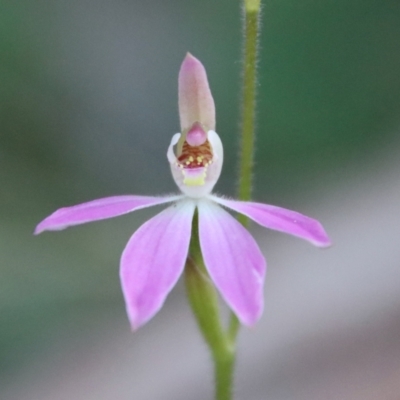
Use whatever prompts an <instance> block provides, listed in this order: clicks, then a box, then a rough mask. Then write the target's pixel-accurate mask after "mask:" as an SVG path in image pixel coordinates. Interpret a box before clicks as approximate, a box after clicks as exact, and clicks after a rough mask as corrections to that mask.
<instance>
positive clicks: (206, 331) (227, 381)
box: [185, 212, 235, 400]
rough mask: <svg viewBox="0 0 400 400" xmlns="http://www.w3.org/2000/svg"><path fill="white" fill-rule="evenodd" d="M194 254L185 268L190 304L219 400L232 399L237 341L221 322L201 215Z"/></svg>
mask: <svg viewBox="0 0 400 400" xmlns="http://www.w3.org/2000/svg"><path fill="white" fill-rule="evenodd" d="M189 252H190V255H189V257H188V259H187V262H186V268H185V285H186V291H187V294H188V298H189V304H190V306H191V308H192V311H193V313H194V315H195V318H196V321H197V324H198V326H199V328H200V331H201V333H202V334H203V337H204V339H205V341H206V343H207V344H208V346H209V348H210V350H211V354H212V357H213V361H214V368H215V388H216V393H215V398H216V400H231V398H232V387H233V371H234V364H235V341H233V340H231V336H230V334H229V331H228V332H225V329H224V327H223V325H222V323H221V317H220V311H219V304H218V294H217V292H216V290H215V287H214V285H213V283H212V282H211V280H210V278H209V276H208V274H207V271H206V269H205V266H204V262H203V258H202V255H201V249H200V242H199V235H198V215H197V212H196V214H195V216H194V218H193V227H192V239H191V242H190V250H189Z"/></svg>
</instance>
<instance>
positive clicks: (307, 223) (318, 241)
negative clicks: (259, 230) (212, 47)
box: [210, 196, 331, 247]
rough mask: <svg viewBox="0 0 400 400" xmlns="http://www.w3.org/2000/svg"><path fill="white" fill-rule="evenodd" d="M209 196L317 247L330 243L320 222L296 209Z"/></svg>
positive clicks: (260, 222)
mask: <svg viewBox="0 0 400 400" xmlns="http://www.w3.org/2000/svg"><path fill="white" fill-rule="evenodd" d="M210 198H211V199H212V200H214V201H216V202H217V203H219V204H222V205H223V206H225V207H228V208H231V209H232V210H234V211H237V212H238V213H240V214H243V215H246V216H247V217H249V218H251V219H252V220H253V221H255V222H257V223H258V224H260V225H262V226H264V227H265V228H270V229H274V230H276V231H280V232H284V233H289V234H290V235H293V236H297V237H299V238H301V239H305V240H308V241H309V242H311V243H312V244H314V245H315V246H318V247H328V246H330V245H331V241H330V239H329V237H328V235H327V233H326V232H325V230H324V228H323V227H322V225H321V224H320V222H318V221H317V220H316V219H313V218H310V217H307V216H305V215H303V214H300V213H298V212H296V211H292V210H287V209H286V208H282V207H277V206H271V205H269V204H262V203H253V202H250V201H237V200H227V199H224V198H221V197H217V196H210Z"/></svg>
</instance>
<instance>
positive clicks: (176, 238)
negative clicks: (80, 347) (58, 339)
mask: <svg viewBox="0 0 400 400" xmlns="http://www.w3.org/2000/svg"><path fill="white" fill-rule="evenodd" d="M179 113H180V122H181V133H177V134H175V135H173V137H172V140H171V144H170V146H169V148H168V152H167V157H168V161H169V163H170V167H171V171H172V176H173V178H174V180H175V182H176V184H177V185H178V187H179V189H180V190H181V192H182V193H181V194H180V195H173V196H163V197H150V196H135V195H125V196H115V197H107V198H103V199H99V200H94V201H90V202H87V203H83V204H79V205H76V206H72V207H66V208H61V209H59V210H57V211H56V212H54V213H53V214H52V215H50V216H49V217H47V218H46V219H45V220H43V221H42V222H41V223H40V224H39V225H38V226H37V228H36V230H35V233H36V234H39V233H41V232H43V231H45V230H61V229H64V228H67V227H69V226H73V225H79V224H83V223H86V222H91V221H97V220H102V219H106V218H112V217H116V216H119V215H122V214H127V213H129V212H132V211H135V210H139V209H142V208H145V207H150V206H155V205H159V204H163V203H170V206H169V207H168V208H166V209H165V210H164V211H162V212H161V213H159V214H158V215H156V216H155V217H153V218H151V219H150V220H149V221H147V222H146V223H144V224H143V225H142V226H141V227H140V228H139V229H138V230H137V231H136V232H135V233H134V234H133V236H132V237H131V238H130V240H129V241H128V244H127V245H126V247H125V249H124V251H123V253H122V256H121V263H120V277H121V284H122V291H123V294H124V298H125V303H126V309H127V313H128V317H129V320H130V323H131V326H132V329H137V328H139V327H140V326H141V325H143V324H145V323H146V322H147V321H148V320H149V319H150V318H152V317H153V316H154V314H156V313H157V311H158V310H159V309H160V308H161V307H162V305H163V303H164V301H165V299H166V297H167V295H168V293H169V292H170V291H171V290H172V288H173V287H174V285H175V283H176V282H177V280H178V279H179V277H180V275H181V274H182V272H183V269H184V267H185V263H186V259H187V257H188V251H189V243H190V239H191V234H192V221H193V216H194V213H195V212H196V210H197V212H198V233H197V232H196V233H195V234H198V237H199V241H200V247H201V252H202V257H203V260H204V264H205V267H206V269H207V272H208V274H209V276H210V277H211V279H212V281H213V283H214V285H215V286H216V288H217V289H218V291H219V292H220V294H221V296H222V298H223V299H224V300H225V301H226V303H227V304H228V305H229V307H230V308H231V309H232V310H233V312H234V313H235V314H236V315H237V317H238V319H239V320H240V322H241V323H242V324H244V325H247V326H251V325H253V324H255V322H257V320H258V319H259V318H260V316H261V313H262V310H263V284H264V277H265V270H266V262H265V259H264V257H263V255H262V253H261V251H260V249H259V247H258V245H257V243H256V242H255V240H254V239H253V237H252V236H251V235H250V234H249V232H248V231H247V230H246V229H245V228H244V227H243V226H242V225H241V224H240V223H239V222H238V221H237V220H236V219H235V218H234V217H233V216H232V215H230V214H229V213H228V212H227V211H226V208H227V209H230V210H233V211H236V212H238V213H241V214H244V215H246V216H247V217H249V218H250V219H252V220H253V221H255V222H257V223H258V224H260V225H261V226H264V227H266V228H270V229H274V230H277V231H281V232H285V233H289V234H291V235H294V236H297V237H300V238H302V239H305V240H308V241H309V242H311V243H312V244H314V245H316V246H319V247H326V246H328V245H329V244H330V241H329V238H328V236H327V234H326V233H325V231H324V229H323V227H322V226H321V224H320V223H319V222H318V221H316V220H314V219H312V218H309V217H306V216H304V215H302V214H299V213H297V212H295V211H290V210H286V209H284V208H280V207H276V206H272V205H267V204H261V203H255V202H243V201H236V200H230V199H226V198H222V197H218V196H216V195H213V194H212V193H211V192H212V189H213V187H214V185H215V184H216V182H217V180H218V178H219V176H220V173H221V168H222V163H223V147H222V143H221V140H220V138H219V136H218V134H217V133H216V132H215V107H214V100H213V98H212V95H211V92H210V89H209V86H208V81H207V75H206V72H205V69H204V67H203V65H202V64H201V62H200V61H199V60H197V59H196V58H195V57H193V56H192V55H191V54H187V56H186V58H185V59H184V61H183V63H182V66H181V69H180V72H179Z"/></svg>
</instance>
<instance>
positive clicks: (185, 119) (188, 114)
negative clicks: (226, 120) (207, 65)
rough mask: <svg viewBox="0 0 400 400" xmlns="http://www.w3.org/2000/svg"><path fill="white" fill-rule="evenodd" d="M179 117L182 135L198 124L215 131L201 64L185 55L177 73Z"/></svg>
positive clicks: (211, 105) (213, 109)
mask: <svg viewBox="0 0 400 400" xmlns="http://www.w3.org/2000/svg"><path fill="white" fill-rule="evenodd" d="M178 84H179V85H178V86H179V117H180V121H181V129H182V133H184V131H186V130H187V129H190V128H191V127H192V125H193V124H194V123H195V122H200V124H202V125H203V126H204V128H205V130H206V132H207V131H209V130H215V105H214V99H213V97H212V95H211V91H210V87H209V86H208V80H207V74H206V70H205V69H204V66H203V64H202V63H201V62H200V61H199V60H198V59H197V58H196V57H193V56H192V55H191V54H190V53H187V55H186V57H185V59H184V60H183V62H182V65H181V69H180V71H179V79H178Z"/></svg>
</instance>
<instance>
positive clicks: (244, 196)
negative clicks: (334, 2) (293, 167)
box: [229, 0, 261, 340]
mask: <svg viewBox="0 0 400 400" xmlns="http://www.w3.org/2000/svg"><path fill="white" fill-rule="evenodd" d="M260 2H261V1H260V0H244V8H243V11H244V35H245V38H244V49H243V88H242V132H241V147H240V166H239V187H238V197H239V199H240V200H244V201H247V200H250V199H251V192H252V178H253V158H254V136H255V115H256V87H257V56H258V36H259V32H260V6H261V5H260ZM238 219H239V221H240V222H241V223H242V224H243V225H244V226H247V225H248V218H247V217H245V216H244V215H242V214H240V215H239V217H238ZM239 328H240V323H239V321H238V319H237V317H236V315H235V314H233V313H231V317H230V323H229V332H230V336H231V338H232V339H233V340H234V339H235V338H236V336H237V334H238V331H239Z"/></svg>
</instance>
